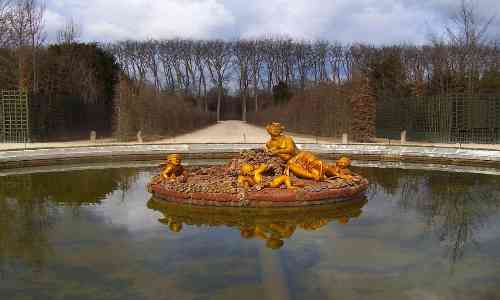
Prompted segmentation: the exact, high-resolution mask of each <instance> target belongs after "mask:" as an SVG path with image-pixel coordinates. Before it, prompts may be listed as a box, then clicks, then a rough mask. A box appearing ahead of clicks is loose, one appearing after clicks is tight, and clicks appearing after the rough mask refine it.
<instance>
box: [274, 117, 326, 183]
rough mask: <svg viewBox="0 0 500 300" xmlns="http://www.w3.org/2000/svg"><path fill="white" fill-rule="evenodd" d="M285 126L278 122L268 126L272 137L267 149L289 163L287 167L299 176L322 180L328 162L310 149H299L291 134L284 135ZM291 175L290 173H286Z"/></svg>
mask: <svg viewBox="0 0 500 300" xmlns="http://www.w3.org/2000/svg"><path fill="white" fill-rule="evenodd" d="M284 129H285V127H284V126H283V125H281V124H280V123H278V122H273V123H271V124H269V125H267V126H266V130H267V132H268V133H269V135H270V136H271V139H270V140H269V141H268V142H267V143H266V149H267V150H268V151H269V152H271V153H272V154H275V155H277V156H278V157H280V158H281V159H282V160H283V161H285V162H286V163H287V169H288V170H289V171H292V173H293V174H295V175H296V176H297V177H301V178H307V179H313V180H317V181H319V180H322V179H324V176H325V171H326V169H327V166H326V164H325V163H324V162H323V161H321V160H319V159H318V158H316V156H315V155H314V154H313V153H311V152H308V151H299V150H298V149H297V146H296V145H295V142H294V141H293V139H292V138H291V137H290V136H287V135H284V134H282V133H283V130H284ZM285 175H289V174H285Z"/></svg>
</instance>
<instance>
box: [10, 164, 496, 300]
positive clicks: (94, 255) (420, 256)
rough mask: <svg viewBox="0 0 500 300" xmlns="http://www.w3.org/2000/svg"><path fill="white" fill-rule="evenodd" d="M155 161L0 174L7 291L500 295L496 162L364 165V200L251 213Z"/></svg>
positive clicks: (39, 294)
mask: <svg viewBox="0 0 500 300" xmlns="http://www.w3.org/2000/svg"><path fill="white" fill-rule="evenodd" d="M153 171H155V170H153V169H147V168H146V169H145V168H142V169H141V168H121V169H104V170H81V171H71V172H57V173H40V174H31V175H29V174H28V175H18V176H7V177H0V299H235V298H237V299H239V300H243V299H364V298H367V297H370V299H500V285H499V283H500V205H499V204H500V201H499V199H500V197H499V195H500V177H499V176H491V175H478V174H460V173H447V172H436V171H412V170H397V169H377V168H361V169H358V170H357V171H358V172H359V173H361V174H364V175H365V176H367V177H368V178H369V180H370V181H371V185H370V188H369V191H368V192H367V194H366V200H367V201H366V200H363V199H359V200H358V202H357V203H355V204H353V205H351V206H347V207H343V208H338V210H335V209H336V208H331V209H326V210H325V211H319V212H318V211H316V212H314V213H312V212H307V211H302V212H300V211H295V212H287V213H283V214H281V215H280V216H276V215H274V216H273V215H272V214H271V217H269V218H267V219H266V218H263V219H262V218H261V219H259V220H258V221H255V217H254V216H253V215H252V214H247V215H246V216H244V217H242V218H240V219H238V218H236V219H234V218H233V217H231V215H230V214H229V216H228V214H227V212H224V211H213V210H211V211H209V212H207V213H206V214H205V213H203V212H201V213H200V212H199V211H189V210H185V209H182V208H180V209H176V208H172V207H162V206H161V205H160V206H158V205H154V203H153V202H151V201H152V200H151V199H150V195H149V194H148V193H147V191H146V190H145V184H146V182H147V180H148V179H149V177H150V176H151V175H152V172H153ZM252 222H253V223H252ZM255 222H257V223H255ZM179 223H180V224H181V225H180V226H179V225H178V224H179ZM176 224H177V225H176ZM209 224H210V225H211V226H209ZM271 236H272V237H273V238H275V239H278V240H280V241H281V242H276V241H274V240H273V242H274V244H273V243H270V242H269V239H270V237H271Z"/></svg>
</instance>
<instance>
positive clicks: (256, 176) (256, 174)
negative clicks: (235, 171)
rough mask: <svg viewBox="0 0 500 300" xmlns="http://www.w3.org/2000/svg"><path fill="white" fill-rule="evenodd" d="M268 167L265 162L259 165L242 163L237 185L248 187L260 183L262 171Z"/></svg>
mask: <svg viewBox="0 0 500 300" xmlns="http://www.w3.org/2000/svg"><path fill="white" fill-rule="evenodd" d="M268 168H269V167H268V166H267V165H266V164H261V165H260V166H259V167H255V166H252V165H251V164H243V165H242V166H241V171H240V175H239V176H238V185H239V186H242V187H244V188H250V187H252V186H254V185H256V184H259V183H261V182H262V173H264V172H266V171H267V169H268Z"/></svg>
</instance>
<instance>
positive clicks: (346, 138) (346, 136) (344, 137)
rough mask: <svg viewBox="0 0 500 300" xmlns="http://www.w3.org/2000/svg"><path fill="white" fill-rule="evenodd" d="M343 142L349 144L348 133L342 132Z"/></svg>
mask: <svg viewBox="0 0 500 300" xmlns="http://www.w3.org/2000/svg"><path fill="white" fill-rule="evenodd" d="M342 144H349V136H348V135H347V133H343V134H342Z"/></svg>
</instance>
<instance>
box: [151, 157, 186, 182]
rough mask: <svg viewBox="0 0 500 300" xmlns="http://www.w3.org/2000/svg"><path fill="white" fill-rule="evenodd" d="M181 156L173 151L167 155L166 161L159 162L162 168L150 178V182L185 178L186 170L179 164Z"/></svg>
mask: <svg viewBox="0 0 500 300" xmlns="http://www.w3.org/2000/svg"><path fill="white" fill-rule="evenodd" d="M181 162H182V157H181V155H180V154H177V153H174V154H170V155H168V156H167V159H166V161H165V162H164V163H163V164H161V166H162V167H163V170H162V171H161V173H160V175H159V176H157V177H156V178H154V179H153V180H152V184H157V183H159V182H162V181H165V180H175V179H177V178H181V177H182V178H186V177H187V172H186V170H185V169H184V167H183V166H182V164H181Z"/></svg>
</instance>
